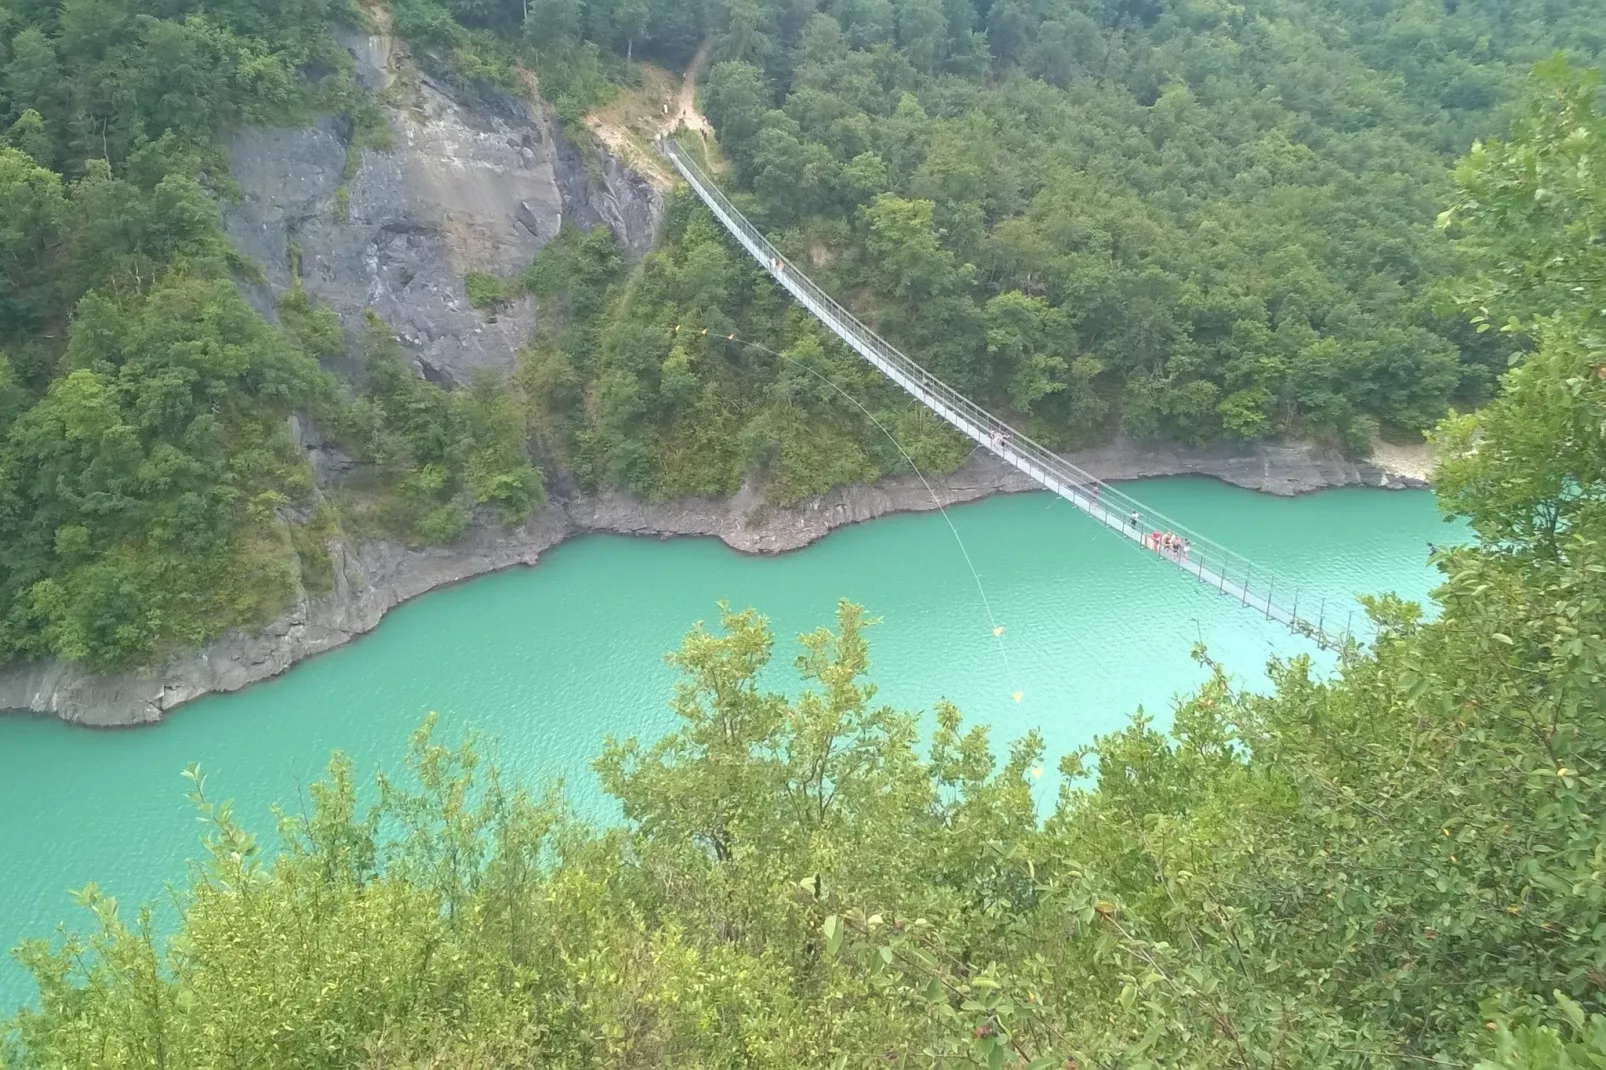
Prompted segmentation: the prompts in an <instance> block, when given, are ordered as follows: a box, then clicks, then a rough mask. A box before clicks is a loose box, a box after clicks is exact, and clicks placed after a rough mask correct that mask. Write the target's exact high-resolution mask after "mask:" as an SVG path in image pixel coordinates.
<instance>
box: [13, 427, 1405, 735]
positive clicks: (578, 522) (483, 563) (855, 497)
mask: <svg viewBox="0 0 1606 1070" xmlns="http://www.w3.org/2000/svg"><path fill="white" fill-rule="evenodd" d="M1070 459H1071V460H1072V461H1074V462H1075V463H1076V464H1078V465H1080V466H1081V467H1083V468H1085V469H1087V470H1088V471H1090V472H1093V473H1094V474H1096V475H1098V476H1099V477H1101V478H1103V479H1108V480H1130V479H1141V478H1146V477H1150V476H1165V475H1204V476H1211V477H1214V478H1216V479H1220V480H1222V481H1224V482H1227V483H1231V484H1234V485H1236V486H1240V487H1246V488H1248V489H1250V490H1255V491H1261V492H1264V493H1268V494H1279V495H1293V494H1300V493H1305V492H1308V491H1315V490H1321V489H1324V488H1328V487H1342V486H1373V487H1386V488H1391V489H1405V488H1409V487H1422V486H1425V485H1426V484H1425V483H1424V482H1423V481H1422V480H1421V479H1420V478H1417V477H1416V476H1411V475H1404V474H1397V473H1392V472H1390V471H1386V470H1385V469H1383V468H1380V467H1378V466H1376V465H1374V464H1370V463H1367V462H1355V461H1350V460H1347V459H1345V458H1344V457H1342V456H1340V455H1339V454H1337V453H1335V452H1332V451H1327V450H1319V449H1315V448H1312V447H1307V446H1299V445H1282V446H1278V445H1262V446H1257V447H1254V448H1253V449H1250V450H1239V451H1232V450H1188V449H1182V448H1170V449H1148V448H1141V449H1140V448H1136V447H1133V446H1130V445H1125V444H1120V443H1117V444H1113V445H1110V446H1106V447H1102V448H1100V449H1097V450H1089V451H1085V452H1083V453H1079V454H1072V455H1070ZM1032 489H1035V487H1034V485H1033V484H1032V483H1030V482H1029V481H1028V480H1027V479H1026V477H1025V476H1022V475H1021V474H1020V473H1018V472H1015V471H1014V470H1012V469H1009V468H1006V467H1005V466H1004V465H1002V464H1001V463H999V462H997V461H995V460H994V459H992V458H991V457H986V456H978V457H976V458H975V459H973V460H972V461H971V463H970V464H968V465H966V466H965V467H963V468H961V469H960V470H959V471H957V472H955V473H954V474H953V475H951V476H949V477H947V478H944V479H940V480H933V481H932V491H933V492H934V493H935V496H936V499H937V501H940V502H941V504H942V505H944V506H947V505H954V504H958V503H961V502H970V501H976V500H978V499H981V498H985V497H988V496H990V495H992V494H999V493H1012V492H1017V491H1025V490H1032ZM937 501H934V500H933V496H932V494H931V493H928V492H927V489H926V487H925V486H924V485H923V484H922V483H921V482H920V481H919V480H918V479H917V478H915V477H913V476H900V477H896V478H893V479H888V480H884V481H882V482H880V483H877V484H875V485H873V486H855V487H846V488H843V489H840V490H836V491H832V492H831V493H829V494H826V495H823V496H821V497H820V498H817V499H814V500H813V501H809V502H805V503H803V504H801V505H798V506H795V507H791V508H784V509H783V508H776V507H773V506H771V505H769V504H768V503H767V502H765V501H764V499H763V496H762V495H761V494H759V493H757V492H755V491H753V490H750V489H747V488H744V489H743V490H742V491H741V492H739V493H738V494H736V495H734V496H733V497H731V498H729V499H726V500H724V501H679V502H666V503H646V502H641V501H637V500H634V499H632V498H629V497H628V496H625V495H622V494H618V493H611V492H610V493H604V494H602V495H599V496H597V497H594V498H581V499H576V500H573V501H568V502H553V503H551V504H549V505H548V506H547V507H546V508H545V509H544V510H542V511H541V512H540V513H538V514H537V515H536V516H534V517H532V518H531V519H530V520H529V522H528V523H526V524H525V525H524V526H523V527H520V528H518V529H515V530H511V531H509V530H502V529H481V530H475V531H473V532H471V533H470V534H469V535H468V536H466V537H465V538H463V539H461V540H459V541H458V542H457V543H454V544H453V545H451V546H442V547H431V548H428V549H422V550H413V549H408V548H407V547H404V546H400V545H397V544H395V543H389V542H371V543H364V544H362V545H357V546H348V545H341V544H336V545H334V546H332V547H331V552H332V553H333V554H334V558H335V586H334V589H333V590H332V591H330V592H329V593H327V594H324V595H320V596H318V597H315V598H303V599H302V600H301V601H300V602H299V603H298V604H297V605H296V606H295V607H294V608H293V609H292V610H291V611H290V612H289V613H287V614H286V615H285V616H284V617H283V618H281V619H280V620H278V621H275V622H274V623H273V625H272V626H270V627H269V628H267V629H266V630H265V631H263V632H262V633H260V634H257V635H228V636H225V637H223V638H222V639H219V640H218V641H217V642H215V643H212V644H211V645H209V646H207V647H205V648H204V649H201V650H198V651H195V652H193V653H191V654H187V655H185V656H183V657H180V658H177V659H175V660H174V661H172V662H170V663H168V664H167V665H164V666H162V667H160V668H158V669H154V670H146V671H143V672H132V673H120V674H115V675H104V676H102V675H95V674H91V673H87V672H85V671H83V670H81V669H78V668H76V667H74V666H71V665H66V664H63V663H60V662H39V663H34V664H29V665H20V666H14V667H11V668H8V669H4V670H0V711H23V712H31V713H35V714H43V715H48V716H53V717H59V718H61V719H62V720H65V721H68V722H71V723H75V724H82V725H88V726H92V727H97V728H112V727H125V726H132V725H140V724H150V723H153V722H156V721H159V720H161V719H162V717H163V716H164V715H165V714H166V713H167V712H168V711H170V710H172V709H174V708H176V707H178V706H181V705H183V704H184V703H186V702H190V701H192V700H194V699H197V698H200V697H201V696H202V695H207V694H211V693H213V692H224V691H237V690H239V689H240V688H242V687H246V686H247V685H249V684H253V683H256V682H258V681H261V680H266V679H269V678H271V677H274V676H277V675H279V674H280V673H282V672H284V671H285V670H286V669H288V668H290V667H291V666H292V665H294V664H296V663H297V662H299V661H302V660H304V659H306V658H310V657H313V656H314V655H317V654H321V653H323V652H325V651H328V650H333V649H335V648H336V647H339V646H343V645H345V644H346V643H348V642H350V641H351V640H353V639H355V638H356V637H358V636H360V635H363V634H364V633H366V632H369V631H372V630H373V629H374V628H375V627H376V626H377V625H378V624H379V622H380V621H381V620H382V619H383V618H384V616H385V614H386V613H387V612H388V611H389V610H391V609H392V608H394V607H395V606H397V605H400V604H401V603H403V602H405V601H407V600H409V599H411V598H416V597H418V596H419V595H421V594H424V593H426V592H428V591H431V590H434V589H436V588H439V587H444V586H447V585H449V584H453V583H457V582H460V581H462V580H466V579H470V578H472V577H475V576H480V575H483V574H485V573H488V572H495V571H497V570H499V569H504V568H511V567H513V566H516V565H525V566H530V565H534V564H536V562H537V561H538V560H539V559H540V556H541V554H543V553H544V552H545V551H547V550H549V549H551V548H552V547H554V546H556V545H558V544H559V543H561V542H563V541H564V540H566V539H570V538H574V537H576V536H579V535H585V534H591V533H610V534H621V535H639V536H657V537H659V538H670V537H675V536H708V537H714V538H718V539H720V540H722V541H723V542H724V543H725V544H726V545H727V546H729V547H731V548H732V549H734V550H737V551H740V552H742V553H784V552H786V551H789V550H796V549H801V548H802V547H804V546H807V545H809V544H810V543H812V542H814V541H815V540H817V539H820V538H822V537H824V536H825V535H827V534H829V533H830V532H831V531H833V530H835V529H836V528H839V527H843V526H846V525H848V524H854V523H859V522H861V521H865V520H873V519H875V518H877V517H883V516H888V515H891V514H893V513H901V512H923V511H929V510H931V509H934V508H936V507H937Z"/></svg>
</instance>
